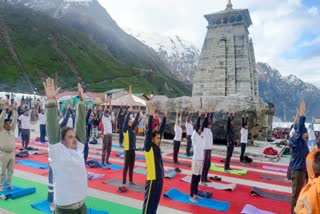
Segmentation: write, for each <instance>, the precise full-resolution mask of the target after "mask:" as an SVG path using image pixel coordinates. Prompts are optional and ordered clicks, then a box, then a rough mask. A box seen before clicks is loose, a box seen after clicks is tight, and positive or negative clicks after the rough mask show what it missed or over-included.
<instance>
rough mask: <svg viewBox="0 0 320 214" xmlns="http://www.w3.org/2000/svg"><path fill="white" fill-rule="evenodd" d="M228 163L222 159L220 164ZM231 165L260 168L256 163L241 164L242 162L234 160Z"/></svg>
mask: <svg viewBox="0 0 320 214" xmlns="http://www.w3.org/2000/svg"><path fill="white" fill-rule="evenodd" d="M225 161H226V159H221V160H220V162H221V163H224V162H225ZM230 163H231V164H237V165H242V164H243V165H246V166H253V167H257V166H258V164H256V163H240V162H238V161H233V160H231V161H230Z"/></svg>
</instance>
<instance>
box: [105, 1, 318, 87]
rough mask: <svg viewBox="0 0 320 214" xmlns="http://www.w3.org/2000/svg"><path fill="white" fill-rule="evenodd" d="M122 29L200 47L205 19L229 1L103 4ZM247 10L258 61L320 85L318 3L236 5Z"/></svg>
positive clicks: (242, 2)
mask: <svg viewBox="0 0 320 214" xmlns="http://www.w3.org/2000/svg"><path fill="white" fill-rule="evenodd" d="M99 2H100V3H101V4H102V5H103V6H104V7H105V8H106V9H107V11H108V12H109V14H110V15H111V16H112V18H113V19H114V20H115V21H116V22H117V23H118V24H119V26H120V27H122V28H130V29H133V30H134V31H137V32H150V33H152V32H155V33H159V34H162V35H179V36H181V37H182V38H183V39H185V40H188V41H190V42H192V43H194V44H195V45H196V46H197V47H198V48H199V49H201V47H202V43H203V41H204V37H205V34H206V26H207V21H206V20H205V18H204V17H203V15H205V14H208V13H213V12H217V11H221V10H223V9H225V6H226V3H227V0H99ZM232 3H233V6H234V8H248V9H249V10H250V13H251V18H252V22H253V25H252V26H251V27H250V28H249V31H250V36H251V37H252V38H253V42H254V47H255V52H256V61H258V62H267V63H268V64H270V65H271V66H272V67H274V68H277V69H278V70H279V71H280V72H281V73H282V74H283V75H289V74H294V75H296V76H298V77H299V78H301V79H303V80H304V81H307V82H312V83H315V84H316V85H317V86H320V21H319V20H320V0H266V1H261V0H233V1H232Z"/></svg>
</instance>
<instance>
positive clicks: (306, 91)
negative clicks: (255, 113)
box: [257, 63, 320, 121]
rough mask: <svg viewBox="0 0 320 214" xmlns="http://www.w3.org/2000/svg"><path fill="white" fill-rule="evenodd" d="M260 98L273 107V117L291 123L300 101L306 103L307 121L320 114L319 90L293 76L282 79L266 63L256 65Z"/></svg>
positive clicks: (278, 73)
mask: <svg viewBox="0 0 320 214" xmlns="http://www.w3.org/2000/svg"><path fill="white" fill-rule="evenodd" d="M257 70H258V76H259V93H260V97H261V98H262V99H263V100H265V101H267V102H271V103H273V104H274V105H275V115H276V116H277V117H279V118H281V119H282V120H285V121H292V118H293V115H294V114H295V111H296V108H297V107H298V105H299V102H300V101H301V100H305V101H306V105H307V117H308V120H309V119H310V118H311V117H312V116H317V115H319V114H320V109H319V100H320V89H319V88H317V87H316V86H314V85H312V84H310V83H306V82H303V81H302V80H301V79H299V78H298V77H296V76H294V75H289V76H287V77H284V76H282V75H281V74H280V72H279V71H278V70H276V69H274V68H272V67H271V66H269V65H268V64H266V63H257Z"/></svg>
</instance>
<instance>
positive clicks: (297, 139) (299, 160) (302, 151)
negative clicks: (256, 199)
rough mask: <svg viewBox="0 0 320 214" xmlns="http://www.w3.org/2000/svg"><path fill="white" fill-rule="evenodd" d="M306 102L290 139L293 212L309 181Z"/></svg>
mask: <svg viewBox="0 0 320 214" xmlns="http://www.w3.org/2000/svg"><path fill="white" fill-rule="evenodd" d="M305 111H306V103H305V101H301V103H300V108H299V120H298V123H297V125H296V130H295V134H294V135H293V137H292V139H291V140H290V143H289V146H290V148H291V150H292V155H291V161H290V170H291V180H292V182H291V184H292V198H291V207H290V208H291V213H294V208H295V206H296V203H297V200H298V197H299V194H300V191H301V189H302V188H303V186H304V185H305V183H306V181H307V166H306V157H307V155H308V153H309V148H308V145H307V142H308V130H307V128H306V126H305V121H306V117H305Z"/></svg>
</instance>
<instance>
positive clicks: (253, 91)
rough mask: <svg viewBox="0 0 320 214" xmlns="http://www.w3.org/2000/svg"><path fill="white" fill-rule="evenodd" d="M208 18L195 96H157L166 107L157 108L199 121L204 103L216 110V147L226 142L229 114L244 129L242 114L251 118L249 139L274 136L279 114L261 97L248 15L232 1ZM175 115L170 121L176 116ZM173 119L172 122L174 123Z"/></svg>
mask: <svg viewBox="0 0 320 214" xmlns="http://www.w3.org/2000/svg"><path fill="white" fill-rule="evenodd" d="M205 18H206V19H207V21H208V26H207V29H208V30H207V35H206V38H205V40H204V44H203V47H202V50H201V55H200V59H199V63H198V68H197V71H196V73H195V78H194V81H193V91H192V97H179V98H174V99H168V98H165V97H163V96H155V98H154V100H155V102H158V105H160V106H162V107H160V106H158V107H157V108H160V109H161V108H163V107H164V105H167V106H168V107H169V108H170V110H172V111H175V109H176V108H179V109H180V110H182V111H184V112H187V111H189V110H190V107H191V111H192V112H193V113H194V118H193V119H194V121H195V120H196V117H197V115H196V112H197V110H198V107H199V106H200V98H201V100H202V104H203V108H202V109H203V110H204V109H205V107H206V106H207V105H212V106H214V111H215V114H214V119H213V130H212V131H213V135H214V138H215V139H214V141H215V142H225V136H226V135H225V131H226V121H227V114H226V113H227V112H228V111H229V110H233V111H235V112H236V117H235V118H236V123H237V127H238V128H239V129H240V127H241V116H242V114H249V130H250V131H249V135H251V136H256V137H257V136H258V135H259V136H262V137H263V138H264V139H266V138H267V137H269V136H271V131H272V117H273V114H274V109H273V105H272V104H269V103H266V102H264V101H263V100H262V99H260V97H259V84H258V75H257V70H256V61H255V54H254V48H253V42H252V39H251V38H250V37H249V30H248V29H249V27H250V25H252V21H251V17H250V13H249V10H248V9H233V6H232V3H231V0H229V1H228V4H227V6H226V9H225V10H223V11H220V12H216V13H212V14H208V15H205ZM172 111H171V113H172V115H171V116H174V114H173V113H174V112H172ZM171 116H170V117H169V121H171V122H173V120H174V117H171ZM171 125H172V124H171ZM170 129H171V128H170ZM171 132H172V129H171ZM237 133H238V134H240V131H238V132H237ZM256 137H255V138H256Z"/></svg>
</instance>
